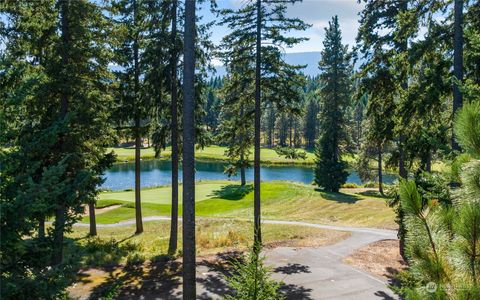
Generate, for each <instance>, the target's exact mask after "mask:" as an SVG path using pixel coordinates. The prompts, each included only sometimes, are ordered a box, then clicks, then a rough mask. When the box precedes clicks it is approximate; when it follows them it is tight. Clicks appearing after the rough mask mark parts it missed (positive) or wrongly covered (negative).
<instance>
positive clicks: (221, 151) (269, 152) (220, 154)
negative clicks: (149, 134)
mask: <svg viewBox="0 0 480 300" xmlns="http://www.w3.org/2000/svg"><path fill="white" fill-rule="evenodd" d="M108 150H111V151H114V152H115V154H117V160H118V161H133V160H134V158H135V149H134V148H131V147H128V148H108ZM225 150H226V147H221V146H208V147H205V148H204V149H197V150H196V152H195V157H196V158H197V159H203V160H226V159H227V158H226V157H225ZM301 151H304V150H301ZM252 153H253V149H252ZM170 155H171V150H170V147H168V148H167V149H166V150H165V151H162V153H161V155H160V158H165V159H167V158H170ZM141 157H142V159H153V158H155V152H154V151H153V148H143V149H142V150H141ZM260 157H261V161H262V163H265V164H307V165H311V164H313V163H314V159H315V154H314V153H313V152H307V158H306V159H305V160H303V159H299V160H294V159H286V158H284V157H281V156H279V155H278V154H277V153H276V152H275V150H273V149H268V148H262V149H261V154H260ZM344 159H345V160H347V161H352V160H353V158H352V157H351V156H347V157H345V158H344ZM250 160H252V161H253V155H251V156H250Z"/></svg>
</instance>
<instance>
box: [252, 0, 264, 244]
mask: <svg viewBox="0 0 480 300" xmlns="http://www.w3.org/2000/svg"><path fill="white" fill-rule="evenodd" d="M261 28H262V1H261V0H257V36H256V61H255V136H254V160H253V185H254V200H253V202H254V204H253V206H254V212H253V215H254V250H255V249H259V248H257V247H260V245H261V243H262V232H261V223H260V215H261V212H260V118H261V106H260V104H261V103H260V101H261V99H260V97H261V92H260V77H261V69H260V68H261V58H262V56H261V50H262V44H261V43H262V31H261Z"/></svg>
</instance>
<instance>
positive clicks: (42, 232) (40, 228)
mask: <svg viewBox="0 0 480 300" xmlns="http://www.w3.org/2000/svg"><path fill="white" fill-rule="evenodd" d="M38 237H39V238H40V239H43V238H44V237H45V215H43V216H41V217H40V218H38Z"/></svg>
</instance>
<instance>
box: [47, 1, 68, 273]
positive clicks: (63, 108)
mask: <svg viewBox="0 0 480 300" xmlns="http://www.w3.org/2000/svg"><path fill="white" fill-rule="evenodd" d="M68 5H69V0H63V1H61V2H60V14H61V21H60V22H61V28H62V36H61V42H62V46H63V47H62V50H61V57H62V66H63V67H66V66H67V64H68V60H69V59H68V53H67V46H68V44H69V43H70V32H69V24H68V13H69V7H68ZM64 80H66V78H64ZM65 85H66V83H65ZM65 88H66V87H63V88H62V92H61V94H60V103H61V104H60V119H62V120H64V119H65V117H66V115H67V112H68V92H67V91H66V90H65ZM59 144H60V147H59V148H60V149H61V151H65V149H64V148H65V135H62V136H60V137H59ZM60 197H61V196H60ZM66 211H67V209H66V205H65V202H64V200H63V199H60V200H59V203H58V204H57V207H56V208H55V223H54V224H55V225H54V229H53V249H52V261H51V264H52V265H53V266H57V265H60V264H61V263H62V261H63V237H64V228H65V214H66Z"/></svg>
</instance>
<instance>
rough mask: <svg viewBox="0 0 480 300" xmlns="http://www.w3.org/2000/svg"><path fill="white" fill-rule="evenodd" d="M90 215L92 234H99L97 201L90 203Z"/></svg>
mask: <svg viewBox="0 0 480 300" xmlns="http://www.w3.org/2000/svg"><path fill="white" fill-rule="evenodd" d="M88 216H89V218H90V234H89V235H90V236H96V235H97V220H96V218H95V201H92V202H90V203H88Z"/></svg>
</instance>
